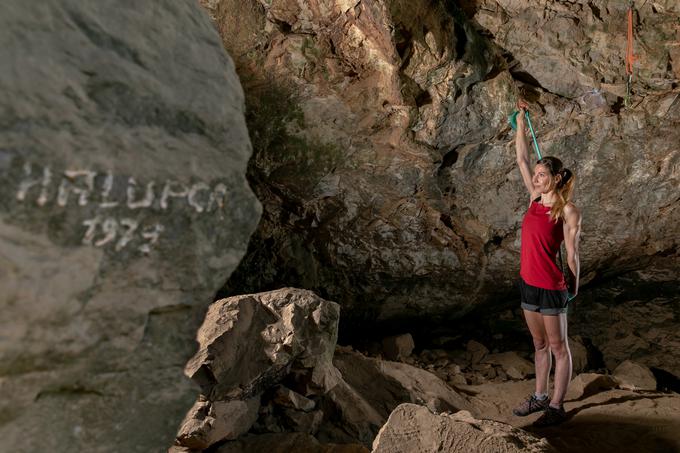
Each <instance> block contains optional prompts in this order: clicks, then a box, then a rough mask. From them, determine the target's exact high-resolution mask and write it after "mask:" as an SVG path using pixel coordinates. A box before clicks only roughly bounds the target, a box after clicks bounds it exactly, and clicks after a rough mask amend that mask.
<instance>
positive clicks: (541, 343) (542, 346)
mask: <svg viewBox="0 0 680 453" xmlns="http://www.w3.org/2000/svg"><path fill="white" fill-rule="evenodd" d="M532 339H533V341H534V350H536V352H544V351H546V350H547V349H548V341H547V340H546V339H545V338H541V337H532Z"/></svg>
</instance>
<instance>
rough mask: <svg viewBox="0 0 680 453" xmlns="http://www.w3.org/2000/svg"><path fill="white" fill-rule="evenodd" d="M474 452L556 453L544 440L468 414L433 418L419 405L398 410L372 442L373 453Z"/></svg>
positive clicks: (465, 412) (434, 415)
mask: <svg viewBox="0 0 680 453" xmlns="http://www.w3.org/2000/svg"><path fill="white" fill-rule="evenodd" d="M410 451H417V452H422V453H434V452H440V451H474V452H479V453H496V452H504V453H525V452H554V451H555V450H554V449H553V448H552V447H551V446H550V444H548V442H547V441H546V440H545V439H538V438H536V437H534V436H533V435H531V434H529V433H528V432H526V431H523V430H521V429H519V428H513V427H512V426H510V425H507V424H505V423H501V422H496V421H493V420H478V419H476V418H474V417H473V416H472V415H471V414H470V413H469V412H467V411H460V412H457V413H455V414H439V415H437V414H433V413H432V412H431V411H430V410H429V409H427V408H426V407H423V406H419V405H416V404H402V405H400V406H399V407H397V408H396V409H395V410H394V412H392V414H390V418H389V419H388V420H387V423H385V426H383V427H382V429H381V430H380V433H378V436H377V437H376V438H375V441H374V442H373V450H372V453H399V452H410Z"/></svg>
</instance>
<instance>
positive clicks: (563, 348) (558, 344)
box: [550, 340, 569, 359]
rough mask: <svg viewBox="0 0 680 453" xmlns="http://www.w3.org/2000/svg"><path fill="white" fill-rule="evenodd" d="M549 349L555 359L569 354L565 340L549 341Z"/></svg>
mask: <svg viewBox="0 0 680 453" xmlns="http://www.w3.org/2000/svg"><path fill="white" fill-rule="evenodd" d="M550 350H551V351H552V353H553V355H554V356H555V358H556V359H559V358H560V357H564V356H567V355H569V345H567V341H566V340H561V341H551V342H550Z"/></svg>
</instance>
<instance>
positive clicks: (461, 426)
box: [171, 288, 680, 453]
mask: <svg viewBox="0 0 680 453" xmlns="http://www.w3.org/2000/svg"><path fill="white" fill-rule="evenodd" d="M338 314H339V312H338V307H337V304H334V303H333V302H328V301H325V300H323V299H321V298H319V297H318V296H316V295H314V293H312V292H310V291H304V290H297V289H293V288H285V289H281V290H277V291H272V292H268V293H259V294H252V295H244V296H237V297H233V298H228V299H223V300H221V301H218V302H216V303H215V304H213V306H211V308H210V310H209V311H208V315H207V317H206V321H205V322H204V325H203V326H202V327H201V329H200V330H199V333H198V340H199V343H200V349H199V351H198V352H197V354H196V355H195V356H194V358H193V359H192V360H191V361H190V362H189V364H188V365H187V368H186V372H187V375H189V376H190V377H192V379H193V380H194V381H195V382H197V383H199V385H200V386H201V388H202V390H201V394H200V395H199V397H198V399H197V402H196V405H195V406H194V408H193V409H192V411H190V412H189V413H188V414H187V417H186V418H185V420H184V422H183V424H182V426H181V428H180V431H179V433H178V437H177V440H176V444H175V446H173V447H172V449H171V450H172V451H174V452H200V451H209V452H221V453H227V452H228V453H237V452H250V451H263V450H267V451H270V452H272V453H276V452H281V453H283V452H291V451H311V452H319V453H321V452H327V453H328V452H334V453H341V452H347V453H353V452H368V451H372V452H374V453H385V452H395V453H396V452H412V451H423V452H429V451H432V452H434V451H480V452H486V451H488V452H496V451H508V452H510V451H512V452H528V451H536V452H538V451H541V452H542V451H546V452H547V451H559V452H571V451H578V452H588V451H620V452H633V451H635V452H638V451H650V452H657V451H658V452H662V451H663V452H669V451H680V395H679V394H678V388H677V386H676V384H677V382H678V381H677V378H675V376H674V375H673V374H672V373H670V372H668V371H665V370H662V369H660V368H655V367H652V369H651V370H650V368H648V367H647V366H646V365H645V364H643V363H639V362H636V361H631V360H625V359H624V360H620V359H619V358H614V357H608V358H606V360H605V362H608V363H616V364H617V365H616V367H615V368H613V369H609V368H606V367H601V368H597V369H593V366H592V363H598V362H597V361H595V362H593V357H597V354H593V350H594V349H597V346H595V345H594V344H593V343H592V342H588V341H584V340H583V338H581V337H578V336H574V337H572V338H571V339H570V345H571V350H572V355H573V363H574V377H573V379H572V382H571V383H570V387H569V392H568V394H567V397H566V400H565V409H566V411H567V413H568V416H569V418H568V420H567V421H566V422H565V423H564V424H562V425H560V426H559V427H550V428H541V429H539V428H536V427H533V426H532V422H533V421H534V420H535V419H536V418H538V417H539V414H533V415H530V416H529V417H525V418H523V417H516V416H514V415H513V414H512V408H513V407H514V406H515V405H517V404H519V403H520V402H521V401H522V400H523V399H524V398H526V396H527V395H529V394H530V393H531V392H532V391H533V389H534V379H533V378H534V376H533V364H532V362H531V359H532V357H531V354H530V353H527V352H526V351H521V350H520V351H513V350H508V349H503V348H500V347H498V348H497V347H494V348H492V350H491V351H490V350H489V348H487V347H486V346H485V345H484V344H482V343H481V342H478V341H475V340H472V339H469V340H467V341H466V342H464V343H460V344H459V345H458V346H457V347H456V346H455V345H453V344H451V345H449V346H448V347H446V348H434V349H417V348H416V346H417V345H416V344H415V342H414V340H413V337H412V336H411V335H410V334H408V333H407V334H402V335H396V336H390V337H385V338H383V339H382V340H381V341H380V342H372V343H366V344H365V345H362V346H361V347H359V348H358V349H355V348H353V347H351V346H339V345H337V344H336V339H337V328H338V321H339V316H338ZM668 335H670V336H672V335H673V334H672V333H670V332H669V333H668ZM507 340H508V341H507V345H508V346H511V345H512V344H513V342H512V341H510V340H511V339H510V338H507ZM584 343H585V344H584ZM615 349H616V348H614V349H613V350H615ZM652 370H653V371H652ZM660 371H663V373H661V372H660ZM664 373H665V374H664ZM673 389H674V390H675V391H673ZM442 449H443V450H442Z"/></svg>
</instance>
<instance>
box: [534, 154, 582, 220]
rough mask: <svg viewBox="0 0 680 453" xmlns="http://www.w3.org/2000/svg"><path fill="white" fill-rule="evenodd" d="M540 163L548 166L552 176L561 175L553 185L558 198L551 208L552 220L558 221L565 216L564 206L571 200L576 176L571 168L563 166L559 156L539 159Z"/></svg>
mask: <svg viewBox="0 0 680 453" xmlns="http://www.w3.org/2000/svg"><path fill="white" fill-rule="evenodd" d="M538 163H539V164H541V165H544V166H546V167H547V168H548V171H550V174H551V176H553V177H554V176H557V175H560V180H559V182H557V183H556V184H555V186H554V187H553V189H554V190H555V194H556V195H557V199H556V200H555V203H554V204H553V205H552V207H551V208H550V220H552V221H553V222H555V223H557V221H558V220H559V219H560V218H564V207H565V206H566V205H567V203H569V202H570V201H571V196H572V194H573V192H574V184H575V181H576V176H575V175H574V173H573V172H572V171H571V170H569V169H568V168H565V167H563V166H562V161H561V160H559V159H558V158H557V157H552V156H546V157H544V158H543V159H541V160H539V161H538Z"/></svg>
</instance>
